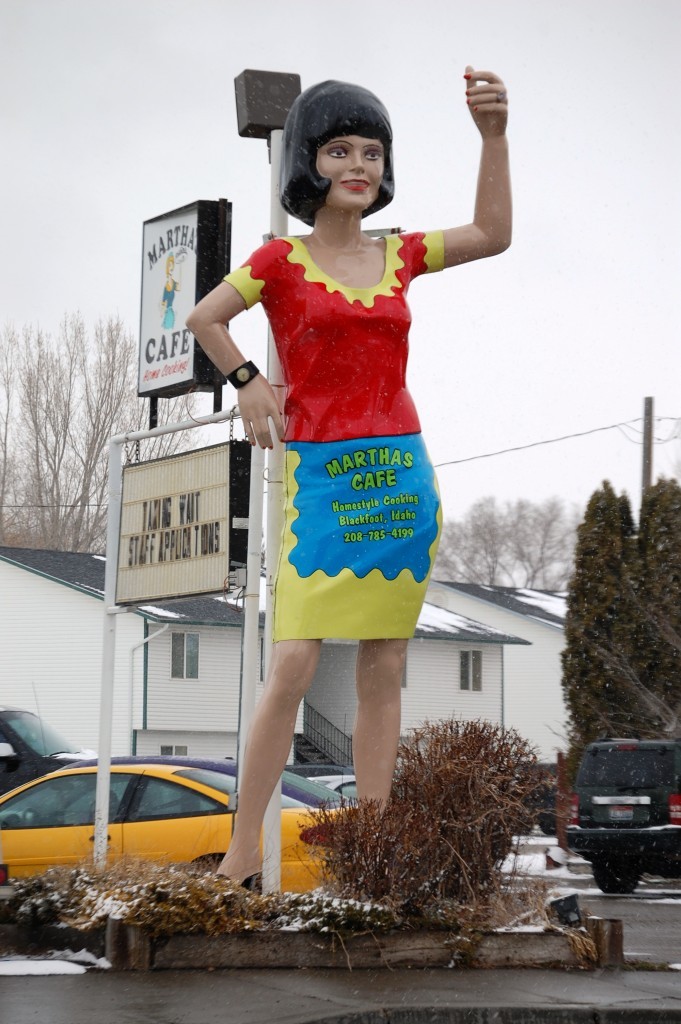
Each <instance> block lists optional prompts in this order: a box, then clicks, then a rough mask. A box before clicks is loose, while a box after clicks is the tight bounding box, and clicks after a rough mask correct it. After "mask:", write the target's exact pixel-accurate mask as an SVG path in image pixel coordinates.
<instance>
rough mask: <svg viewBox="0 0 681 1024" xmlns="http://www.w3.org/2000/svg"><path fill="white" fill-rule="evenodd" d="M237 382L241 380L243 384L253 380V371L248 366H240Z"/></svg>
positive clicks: (237, 372)
mask: <svg viewBox="0 0 681 1024" xmlns="http://www.w3.org/2000/svg"><path fill="white" fill-rule="evenodd" d="M236 376H237V380H240V381H241V383H242V384H245V383H246V381H249V380H250V379H251V371H250V370H249V369H248V367H247V366H240V367H239V369H238V370H237V371H236Z"/></svg>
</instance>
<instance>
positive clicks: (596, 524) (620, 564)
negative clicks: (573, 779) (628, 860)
mask: <svg viewBox="0 0 681 1024" xmlns="http://www.w3.org/2000/svg"><path fill="white" fill-rule="evenodd" d="M634 557H635V546H634V522H633V519H632V514H631V506H630V504H629V500H628V498H627V497H626V495H622V496H621V497H618V496H617V495H616V494H615V492H614V490H613V488H612V486H611V485H610V484H609V483H608V482H607V481H605V482H604V483H603V486H602V487H601V488H600V489H599V490H597V491H596V492H595V493H594V494H593V495H592V497H591V499H590V501H589V504H588V506H587V509H586V513H585V516H584V520H583V522H582V523H581V524H580V526H579V527H578V529H577V547H576V550H575V569H574V573H573V576H572V579H571V581H570V588H569V594H568V604H567V617H566V623H565V643H566V646H565V649H564V651H563V655H562V658H563V692H564V695H565V701H566V704H567V707H568V711H569V716H570V723H569V738H570V751H569V755H568V770H569V771H570V772H571V773H572V771H573V770H574V768H575V767H576V764H577V763H578V759H579V757H580V755H581V751H582V749H583V747H584V745H585V744H586V743H589V742H591V741H592V740H594V739H597V738H598V736H600V735H603V734H608V735H631V734H632V730H635V729H636V726H637V714H638V701H637V698H636V694H635V692H634V688H633V687H632V686H631V685H630V684H629V681H628V680H627V679H626V678H624V676H625V673H623V672H622V670H621V669H618V667H617V661H618V659H619V655H620V653H622V645H623V643H624V644H627V640H626V637H627V631H628V627H627V623H629V622H630V621H631V609H632V607H633V604H632V601H631V600H629V599H628V593H629V587H628V578H629V572H630V566H631V562H632V559H633V558H634ZM627 646H628V644H627ZM627 653H628V652H627ZM613 655H615V656H613Z"/></svg>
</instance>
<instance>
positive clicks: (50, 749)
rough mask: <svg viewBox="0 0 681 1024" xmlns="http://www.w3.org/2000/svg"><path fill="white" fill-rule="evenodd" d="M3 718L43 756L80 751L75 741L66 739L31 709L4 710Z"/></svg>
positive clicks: (32, 748) (27, 743)
mask: <svg viewBox="0 0 681 1024" xmlns="http://www.w3.org/2000/svg"><path fill="white" fill-rule="evenodd" d="M3 720H4V721H5V722H6V723H7V725H9V726H10V728H12V729H14V730H15V732H16V733H17V735H18V736H20V737H21V739H22V740H23V741H24V743H25V744H26V745H27V746H29V747H30V748H31V750H33V751H35V753H36V754H40V755H41V756H42V757H49V756H50V755H51V754H76V753H78V748H77V747H74V745H73V743H71V742H70V741H69V740H66V739H64V737H63V736H60V734H59V733H58V732H57V730H56V729H53V728H52V726H51V725H48V724H47V723H46V722H43V720H42V718H38V716H37V715H33V714H31V712H30V711H10V710H6V711H4V712H3Z"/></svg>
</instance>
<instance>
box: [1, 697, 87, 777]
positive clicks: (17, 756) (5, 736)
mask: <svg viewBox="0 0 681 1024" xmlns="http://www.w3.org/2000/svg"><path fill="white" fill-rule="evenodd" d="M92 753H93V752H92V751H91V750H89V751H84V750H82V749H81V748H80V747H79V746H77V745H76V744H74V743H71V741H70V740H66V739H64V737H63V736H61V735H60V734H59V733H58V732H57V730H56V729H54V728H53V727H52V726H51V725H48V724H47V723H46V722H44V721H43V720H42V718H39V717H38V715H34V714H33V713H32V712H31V711H24V710H23V709H22V708H12V707H8V706H7V705H5V706H2V705H0V794H2V793H7V792H8V791H9V790H10V789H14V788H15V787H16V786H23V784H24V782H30V781H31V780H32V779H38V778H40V776H41V775H47V774H48V772H54V771H56V770H57V769H58V768H63V767H64V766H65V765H66V764H68V762H69V761H73V760H75V758H76V757H78V755H80V756H81V757H83V756H85V757H91V756H92Z"/></svg>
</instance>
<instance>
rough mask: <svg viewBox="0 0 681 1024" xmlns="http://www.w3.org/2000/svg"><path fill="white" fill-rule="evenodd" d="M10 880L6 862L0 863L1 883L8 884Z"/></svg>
mask: <svg viewBox="0 0 681 1024" xmlns="http://www.w3.org/2000/svg"><path fill="white" fill-rule="evenodd" d="M8 882H9V871H8V870H7V865H6V864H0V885H7V883H8Z"/></svg>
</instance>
